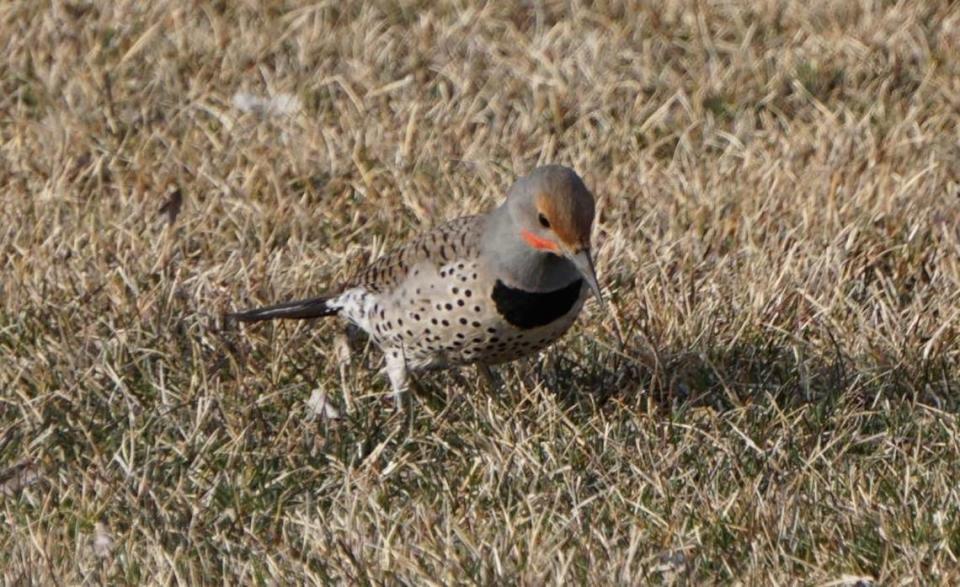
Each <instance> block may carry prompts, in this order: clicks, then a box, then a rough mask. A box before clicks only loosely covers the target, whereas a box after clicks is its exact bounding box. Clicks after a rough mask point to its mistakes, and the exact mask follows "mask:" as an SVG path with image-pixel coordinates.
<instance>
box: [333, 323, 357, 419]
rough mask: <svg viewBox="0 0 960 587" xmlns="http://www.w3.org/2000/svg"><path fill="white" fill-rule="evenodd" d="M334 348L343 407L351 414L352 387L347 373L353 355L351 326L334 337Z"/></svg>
mask: <svg viewBox="0 0 960 587" xmlns="http://www.w3.org/2000/svg"><path fill="white" fill-rule="evenodd" d="M333 348H334V352H335V353H336V356H337V368H338V370H339V371H340V389H341V390H342V392H343V407H344V410H345V411H346V412H347V413H348V414H349V413H350V412H352V411H353V398H352V394H351V393H350V385H349V384H348V382H347V371H348V370H349V369H350V359H351V355H352V354H353V353H352V351H351V350H350V326H347V327H346V328H344V329H343V330H341V331H340V332H338V333H337V334H336V336H334V339H333Z"/></svg>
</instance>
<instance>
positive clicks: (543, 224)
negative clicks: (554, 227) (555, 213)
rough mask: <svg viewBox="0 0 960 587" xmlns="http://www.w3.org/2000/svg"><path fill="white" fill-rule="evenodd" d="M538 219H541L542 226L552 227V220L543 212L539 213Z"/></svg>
mask: <svg viewBox="0 0 960 587" xmlns="http://www.w3.org/2000/svg"><path fill="white" fill-rule="evenodd" d="M537 220H539V221H540V226H542V227H544V228H550V221H549V220H547V217H546V216H544V215H543V214H542V213H541V214H538V215H537Z"/></svg>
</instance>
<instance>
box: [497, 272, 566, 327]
mask: <svg viewBox="0 0 960 587" xmlns="http://www.w3.org/2000/svg"><path fill="white" fill-rule="evenodd" d="M582 283H583V281H582V280H580V279H578V280H577V281H574V282H573V283H571V284H570V285H568V286H566V287H563V288H561V289H555V290H553V291H545V292H531V291H524V290H522V289H514V288H512V287H508V286H506V285H505V284H504V283H503V282H502V281H500V280H499V279H498V280H497V283H496V285H494V286H493V294H492V295H491V296H490V297H491V299H493V303H494V304H496V306H497V312H499V313H500V315H501V316H503V317H504V318H505V319H506V320H507V322H509V323H510V324H513V325H514V326H516V327H517V328H523V329H528V328H536V327H537V326H545V325H547V324H550V323H551V322H553V321H554V320H557V319H559V318H560V317H561V316H563V315H565V314H566V313H567V312H569V311H570V308H572V307H573V305H574V304H576V303H577V300H578V299H579V298H580V286H581V284H582Z"/></svg>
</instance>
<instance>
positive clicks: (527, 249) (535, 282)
mask: <svg viewBox="0 0 960 587" xmlns="http://www.w3.org/2000/svg"><path fill="white" fill-rule="evenodd" d="M520 230H521V229H520V227H519V226H518V225H517V224H516V223H515V222H514V220H513V217H512V216H511V214H510V210H509V208H508V206H507V204H506V203H504V204H503V205H502V206H500V207H499V208H497V209H495V210H493V211H492V212H490V214H489V216H488V217H487V222H486V226H485V227H484V233H483V239H482V241H481V247H482V249H483V253H484V257H485V258H487V259H489V263H490V269H491V270H492V271H493V273H494V275H497V276H498V277H499V278H500V279H501V280H502V281H504V283H506V285H508V286H510V287H515V288H520V289H523V290H526V291H540V292H543V291H554V290H557V289H561V288H563V287H566V286H568V285H570V284H571V283H573V282H574V281H577V280H578V279H580V274H579V272H578V271H577V269H576V267H574V265H573V263H571V262H570V261H568V260H566V259H565V258H563V257H561V256H558V255H555V254H553V253H548V252H545V251H540V250H537V249H534V248H533V247H532V246H530V245H529V244H528V243H526V242H525V241H524V240H523V238H522V237H521V236H520Z"/></svg>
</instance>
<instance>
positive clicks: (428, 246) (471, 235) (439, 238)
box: [343, 216, 483, 292]
mask: <svg viewBox="0 0 960 587" xmlns="http://www.w3.org/2000/svg"><path fill="white" fill-rule="evenodd" d="M482 225H483V216H463V217H460V218H456V219H454V220H451V221H449V222H446V223H444V224H441V225H439V226H437V227H435V228H433V229H431V230H429V231H427V232H425V233H423V234H420V235H419V236H417V237H415V238H414V239H412V240H410V241H408V242H407V243H405V244H403V245H402V246H400V247H398V248H396V249H394V250H393V251H391V252H389V253H387V254H386V255H384V256H382V257H380V258H379V259H377V260H376V261H374V262H373V263H371V264H369V265H367V266H366V267H364V268H362V269H361V270H360V271H359V272H358V273H357V274H356V275H354V277H353V278H352V279H349V280H347V282H346V283H347V285H346V287H344V288H343V289H349V288H351V287H362V288H364V289H366V290H367V291H371V292H382V291H385V290H389V289H390V288H392V287H394V286H396V285H398V284H399V283H400V282H402V281H403V280H404V279H405V278H406V277H407V274H408V273H409V272H410V270H411V269H412V268H413V267H415V266H416V265H418V264H420V263H423V262H424V261H429V262H432V263H434V264H435V265H437V266H440V265H443V264H444V263H447V262H449V261H452V260H454V259H466V258H473V257H476V256H477V255H478V254H479V251H480V237H481V235H482Z"/></svg>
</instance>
